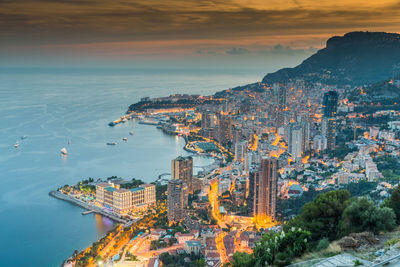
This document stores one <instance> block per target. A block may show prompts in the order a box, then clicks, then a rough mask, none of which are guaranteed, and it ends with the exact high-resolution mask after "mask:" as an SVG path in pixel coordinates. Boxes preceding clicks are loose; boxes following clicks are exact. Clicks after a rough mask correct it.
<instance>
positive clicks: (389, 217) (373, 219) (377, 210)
mask: <svg viewBox="0 0 400 267" xmlns="http://www.w3.org/2000/svg"><path fill="white" fill-rule="evenodd" d="M371 186H372V184H371V183H364V184H361V185H360V186H353V187H351V189H352V191H353V193H354V194H360V193H362V192H364V190H365V189H368V188H369V187H371ZM313 194H314V193H313ZM308 197H312V195H310V196H308ZM396 218H397V224H399V223H400V220H399V218H400V187H397V188H395V189H394V190H393V192H392V195H391V197H390V199H388V200H387V201H386V202H385V203H384V205H383V206H382V207H378V206H376V205H375V203H374V202H372V201H371V200H369V199H367V198H365V197H353V198H350V192H349V191H347V190H337V191H329V192H326V193H321V194H318V195H317V196H316V198H315V199H314V200H313V201H311V202H309V203H307V204H305V205H304V206H303V208H302V212H301V213H300V214H299V215H297V216H296V217H295V218H294V219H292V220H290V221H289V222H288V223H286V224H285V225H284V232H282V233H274V232H269V233H267V234H264V235H263V237H262V239H261V242H260V243H258V244H257V245H256V247H255V248H254V249H253V251H254V253H253V254H246V253H235V254H234V256H233V259H232V262H231V263H229V265H230V266H233V267H236V266H245V267H246V266H255V267H257V266H265V264H264V263H267V264H268V265H273V266H285V265H287V264H290V262H291V261H292V260H293V259H294V258H300V257H302V258H303V259H304V258H307V257H306V256H307V255H308V256H310V255H311V258H313V257H314V258H315V257H317V256H322V255H323V256H333V255H335V254H337V253H338V252H340V251H341V250H340V247H339V246H338V244H337V243H336V241H335V242H332V243H330V242H331V241H334V240H337V239H339V238H341V237H343V236H345V235H348V234H350V233H359V232H365V231H369V232H373V233H375V234H377V233H380V232H386V231H392V230H393V229H394V228H395V227H396ZM302 240H303V242H302ZM397 241H398V239H397V238H396V239H395V240H393V241H391V242H388V243H387V245H388V246H390V245H391V244H394V243H396V242H397ZM305 252H307V254H305ZM304 254H305V255H304Z"/></svg>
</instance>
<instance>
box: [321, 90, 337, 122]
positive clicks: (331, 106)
mask: <svg viewBox="0 0 400 267" xmlns="http://www.w3.org/2000/svg"><path fill="white" fill-rule="evenodd" d="M337 105H338V93H337V92H336V91H329V92H327V93H325V94H324V100H323V102H322V108H323V112H324V117H327V118H332V117H336V113H337Z"/></svg>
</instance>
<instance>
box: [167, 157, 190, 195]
mask: <svg viewBox="0 0 400 267" xmlns="http://www.w3.org/2000/svg"><path fill="white" fill-rule="evenodd" d="M171 179H181V180H183V181H184V182H185V183H186V185H187V186H188V188H189V191H190V192H191V193H192V192H193V158H192V157H190V156H189V157H182V156H179V157H177V158H176V159H173V160H172V162H171Z"/></svg>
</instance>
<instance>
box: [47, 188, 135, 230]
mask: <svg viewBox="0 0 400 267" xmlns="http://www.w3.org/2000/svg"><path fill="white" fill-rule="evenodd" d="M49 196H51V197H54V198H56V199H59V200H64V201H67V202H69V203H71V204H74V205H76V206H79V207H81V208H84V209H86V210H88V211H93V212H95V213H98V214H100V215H103V216H105V217H107V218H110V219H111V220H113V221H115V222H118V223H123V224H124V225H127V224H129V223H130V222H129V221H127V220H124V219H121V218H119V217H117V216H115V215H113V214H111V213H108V212H105V211H104V210H101V209H100V208H98V207H96V206H94V205H90V204H87V203H85V202H83V201H81V200H78V199H76V198H73V197H70V196H68V195H65V194H63V193H60V192H59V191H54V190H52V191H50V192H49Z"/></svg>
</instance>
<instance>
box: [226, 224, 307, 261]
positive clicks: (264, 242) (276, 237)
mask: <svg viewBox="0 0 400 267" xmlns="http://www.w3.org/2000/svg"><path fill="white" fill-rule="evenodd" d="M310 237H311V233H310V232H308V231H305V230H302V229H300V228H295V227H293V228H291V229H290V230H289V231H287V232H278V233H275V232H269V233H266V234H264V235H263V237H262V238H261V241H260V242H259V243H257V245H256V246H255V247H254V249H253V254H246V253H235V254H234V255H233V261H232V262H231V266H233V267H243V266H245V267H246V266H249V267H250V266H257V267H258V266H265V265H266V264H268V265H272V266H286V265H288V264H290V262H291V260H292V259H293V258H295V257H299V256H301V255H302V254H303V253H304V252H305V251H306V250H307V248H308V240H309V239H310Z"/></svg>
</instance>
